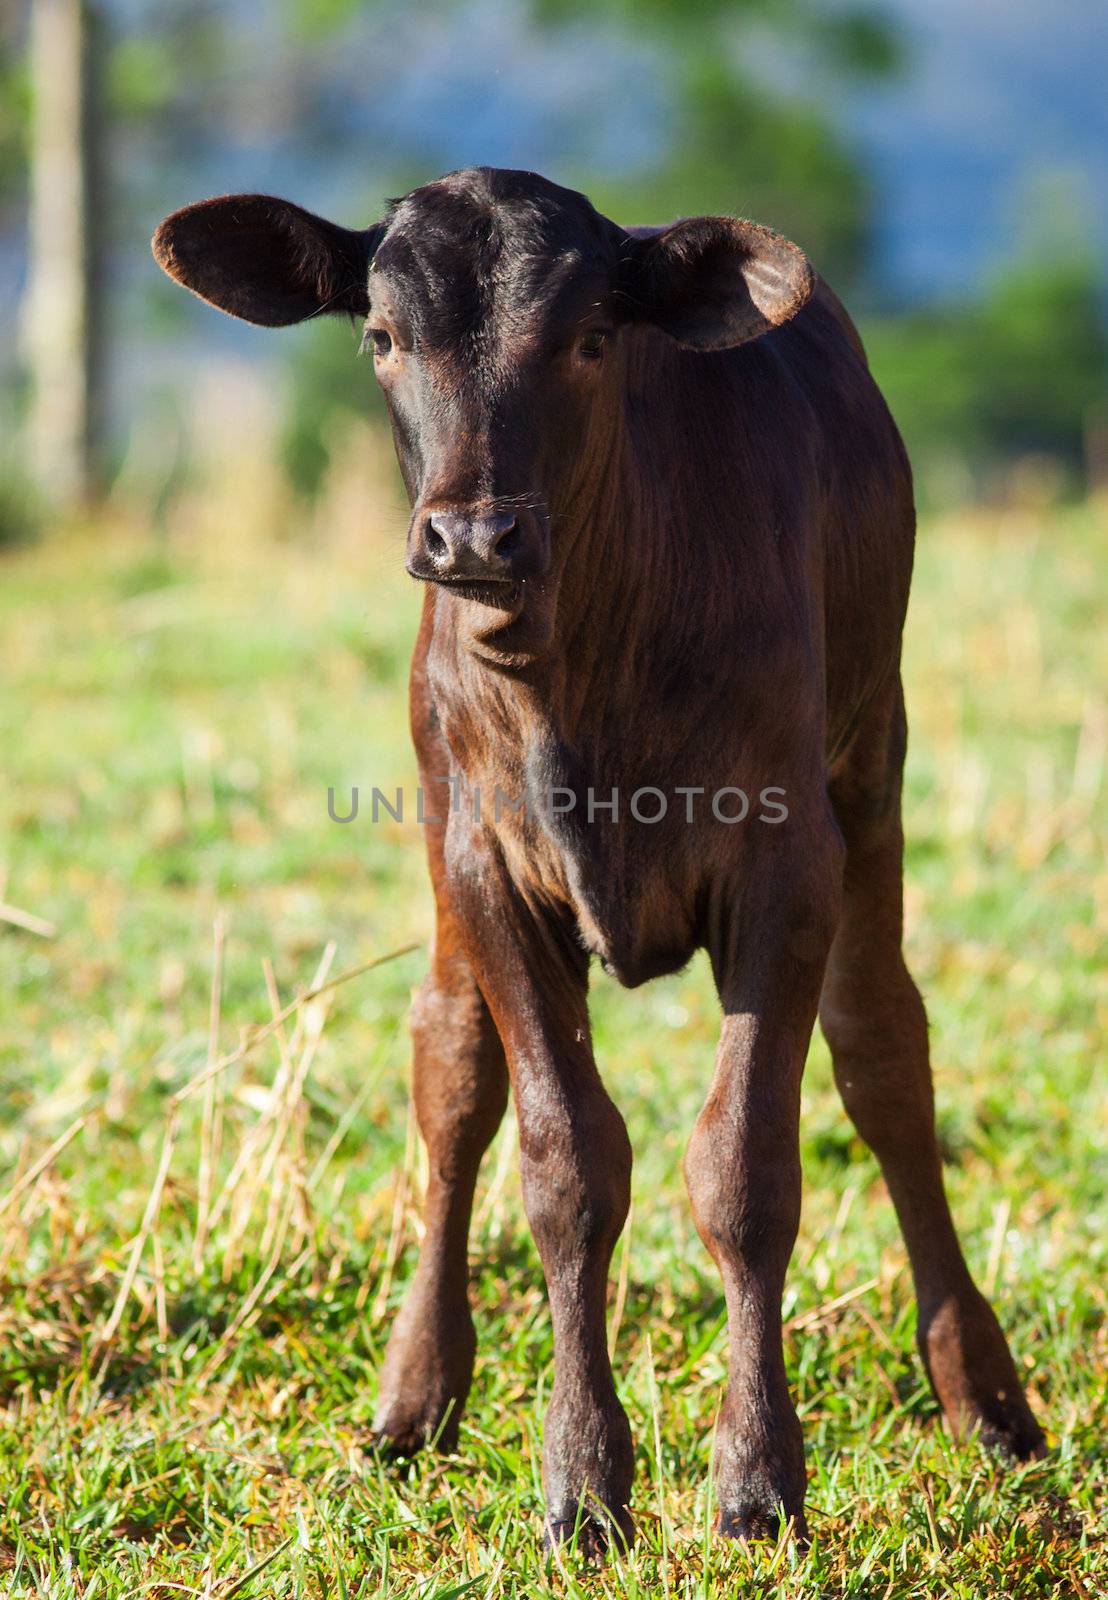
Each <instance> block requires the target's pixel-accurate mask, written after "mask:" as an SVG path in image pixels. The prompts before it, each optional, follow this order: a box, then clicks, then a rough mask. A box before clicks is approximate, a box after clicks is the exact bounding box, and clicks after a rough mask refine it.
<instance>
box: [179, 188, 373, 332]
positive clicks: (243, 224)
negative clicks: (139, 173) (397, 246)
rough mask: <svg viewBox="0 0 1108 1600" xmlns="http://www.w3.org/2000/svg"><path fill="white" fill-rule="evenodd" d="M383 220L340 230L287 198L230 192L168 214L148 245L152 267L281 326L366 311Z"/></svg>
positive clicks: (244, 314)
mask: <svg viewBox="0 0 1108 1600" xmlns="http://www.w3.org/2000/svg"><path fill="white" fill-rule="evenodd" d="M383 233H384V226H383V225H382V224H380V223H379V224H377V225H375V226H374V227H372V228H366V229H364V230H362V231H361V232H357V231H355V230H352V229H349V228H340V227H338V226H337V225H336V224H335V223H333V222H326V221H324V219H323V218H322V217H316V216H313V215H312V213H311V212H310V211H304V210H303V209H302V208H301V207H300V206H294V205H293V204H292V203H291V202H290V201H288V200H275V199H274V198H273V197H272V196H271V195H265V194H229V195H223V196H221V197H220V198H219V199H216V200H201V201H200V202H199V204H197V205H193V206H185V208H184V209H183V210H182V211H175V212H174V213H173V215H172V216H170V217H166V219H165V221H164V222H163V223H162V225H161V227H160V228H159V229H158V231H157V233H155V235H154V238H153V241H152V247H153V251H154V259H155V260H156V261H157V263H158V265H159V266H160V267H161V268H162V269H163V270H164V271H165V272H167V273H168V274H169V276H170V277H171V278H175V279H176V280H177V282H178V283H183V284H184V286H185V288H186V289H191V290H192V292H193V294H195V295H199V296H200V298H201V300H206V301H207V302H208V303H209V305H213V306H218V307H219V309H220V311H226V312H227V313H228V314H229V315H230V316H232V317H241V318H242V319H243V321H244V322H256V323H260V324H261V325H262V326H263V327H267V328H280V327H286V326H287V325H288V324H289V323H292V322H303V321H304V319H305V318H306V317H314V316H319V315H321V314H322V313H325V312H327V313H330V312H341V313H346V314H349V315H351V316H355V317H364V316H365V315H366V313H367V312H368V310H369V288H368V279H369V263H370V260H371V259H372V256H373V252H374V251H375V250H376V248H377V245H378V243H379V242H380V239H381V236H382V234H383Z"/></svg>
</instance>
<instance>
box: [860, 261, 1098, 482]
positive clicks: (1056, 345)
mask: <svg viewBox="0 0 1108 1600" xmlns="http://www.w3.org/2000/svg"><path fill="white" fill-rule="evenodd" d="M864 332H865V336H866V342H867V346H868V349H869V355H870V361H871V364H872V366H873V369H874V372H875V374H876V376H877V379H878V381H879V382H880V383H881V385H882V387H883V389H884V391H885V395H886V398H887V399H888V401H889V404H890V407H891V409H892V412H893V415H894V416H895V417H896V419H897V421H898V423H899V424H900V426H901V429H902V431H903V433H904V435H905V439H906V441H907V443H908V447H909V451H910V453H911V454H912V455H913V457H914V458H915V459H916V461H917V465H918V466H920V467H922V468H923V469H924V476H925V477H926V469H927V466H928V464H929V463H930V462H931V461H932V460H933V459H934V458H935V457H936V456H938V455H941V454H943V453H950V452H952V451H956V452H957V453H958V454H960V455H961V456H963V457H965V458H966V459H967V460H968V461H969V462H970V463H971V464H972V465H974V466H975V467H976V468H978V469H980V468H982V467H983V466H987V465H989V464H995V463H996V462H998V461H1003V460H1005V459H1009V458H1011V457H1013V456H1019V455H1021V454H1026V453H1032V452H1034V453H1042V454H1046V455H1050V456H1053V457H1056V458H1057V459H1058V460H1060V461H1062V462H1064V463H1066V464H1067V465H1068V466H1069V468H1070V469H1071V472H1072V473H1073V474H1074V475H1075V476H1078V475H1079V474H1080V470H1081V467H1082V464H1083V444H1084V437H1085V429H1086V426H1087V425H1088V424H1089V422H1090V421H1091V420H1092V419H1093V418H1094V416H1095V415H1096V412H1097V408H1103V407H1104V405H1105V402H1106V396H1108V333H1106V330H1105V324H1104V316H1103V310H1102V306H1101V301H1100V286H1099V282H1098V277H1097V273H1096V270H1095V267H1094V264H1093V263H1092V262H1091V261H1090V260H1087V259H1081V258H1077V257H1075V258H1071V259H1070V260H1062V261H1050V260H1044V259H1031V260H1028V261H1027V262H1024V263H1021V264H1018V265H1017V266H1015V267H1014V268H1012V269H1010V270H1009V271H1007V272H1006V273H1004V274H1003V275H1001V276H1000V277H998V278H997V279H996V280H995V282H994V283H993V284H992V285H991V286H990V288H989V289H988V291H987V293H986V295H985V296H984V297H983V299H982V300H981V301H980V302H979V303H978V304H976V305H970V306H966V307H950V306H944V307H940V308H935V309H928V310H926V311H920V312H909V313H906V314H904V315H902V316H900V317H898V318H895V319H886V320H884V321H880V320H877V321H873V322H871V323H869V324H867V325H866V327H865V328H864Z"/></svg>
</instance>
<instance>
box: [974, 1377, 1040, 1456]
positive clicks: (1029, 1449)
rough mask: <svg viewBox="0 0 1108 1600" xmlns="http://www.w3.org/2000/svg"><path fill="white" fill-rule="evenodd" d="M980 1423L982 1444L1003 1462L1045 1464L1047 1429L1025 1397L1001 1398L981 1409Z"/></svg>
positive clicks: (1020, 1395) (1002, 1396) (1019, 1395)
mask: <svg viewBox="0 0 1108 1600" xmlns="http://www.w3.org/2000/svg"><path fill="white" fill-rule="evenodd" d="M976 1420H977V1421H978V1425H979V1431H980V1437H981V1442H982V1444H984V1445H985V1446H986V1447H987V1448H988V1449H989V1450H991V1451H992V1453H993V1454H994V1455H996V1456H999V1457H1000V1458H1001V1460H1002V1461H1009V1462H1013V1463H1014V1462H1017V1461H1041V1460H1042V1458H1043V1457H1044V1456H1045V1455H1047V1454H1048V1453H1049V1452H1048V1449H1047V1442H1046V1437H1045V1435H1044V1433H1043V1430H1042V1429H1041V1428H1040V1427H1039V1424H1038V1423H1037V1422H1036V1421H1035V1418H1034V1417H1033V1416H1032V1414H1031V1408H1030V1406H1029V1405H1028V1404H1027V1401H1026V1400H1025V1399H1024V1398H1023V1395H1022V1394H1016V1395H1014V1396H1012V1397H1011V1399H1009V1398H1008V1397H1007V1396H1005V1395H998V1396H997V1399H996V1400H995V1401H994V1402H993V1403H992V1404H989V1405H985V1406H983V1407H982V1408H981V1413H980V1417H979V1418H978V1419H976Z"/></svg>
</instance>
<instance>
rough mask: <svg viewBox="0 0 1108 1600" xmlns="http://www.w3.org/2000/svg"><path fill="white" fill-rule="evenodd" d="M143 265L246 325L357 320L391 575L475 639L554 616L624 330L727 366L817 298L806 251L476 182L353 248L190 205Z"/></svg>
mask: <svg viewBox="0 0 1108 1600" xmlns="http://www.w3.org/2000/svg"><path fill="white" fill-rule="evenodd" d="M154 254H155V256H156V258H157V260H158V262H159V263H160V265H161V266H162V267H164V269H165V270H166V272H168V273H169V274H170V276H171V277H173V278H176V279H177V280H178V282H180V283H183V284H184V285H185V286H186V287H187V288H189V289H191V290H193V291H194V292H195V293H196V294H198V295H200V296H201V297H202V298H203V299H205V300H207V301H209V302H211V303H212V304H213V305H216V306H218V307H219V308H220V309H221V310H223V311H226V312H229V313H230V314H231V315H232V316H236V317H241V318H244V319H245V320H246V321H248V322H255V323H262V324H265V325H267V326H280V325H285V324H288V323H293V322H301V321H303V320H305V319H306V318H308V317H313V316H318V315H320V314H323V313H331V312H339V313H345V314H348V315H351V316H354V317H358V318H364V319H365V335H364V340H363V349H364V350H366V351H367V352H370V353H372V357H373V362H374V367H375V370H376V373H377V377H378V380H379V382H380V384H381V387H382V389H383V390H384V394H385V399H386V403H387V406H388V411H389V416H390V418H391V421H392V429H393V436H394V439H395V442H396V450H397V455H398V457H399V461H400V467H401V471H402V473H403V476H404V481H405V483H406V485H407V489H408V494H409V497H410V499H411V503H412V518H411V523H410V526H409V530H408V549H407V564H408V570H409V572H410V573H411V574H412V575H413V577H416V578H420V579H423V580H425V581H428V582H432V583H436V584H440V585H442V586H443V587H444V588H446V589H448V590H449V591H450V592H451V593H452V594H453V595H454V596H455V597H456V599H457V600H458V602H459V604H461V605H463V606H468V607H470V608H471V610H472V611H473V612H474V613H475V620H474V621H473V631H474V633H475V634H480V633H481V631H482V629H484V630H485V632H488V631H489V629H490V628H491V629H493V630H495V628H496V627H497V626H503V625H505V623H506V622H507V621H511V620H514V619H515V618H517V617H518V616H519V614H520V612H521V611H522V610H523V609H524V607H525V605H526V602H527V599H528V595H529V594H531V595H541V596H544V597H545V603H546V610H547V612H548V613H549V612H550V600H551V596H552V594H553V593H554V592H555V591H556V589H557V587H558V578H559V576H560V573H561V571H562V569H563V567H564V564H565V561H566V560H567V559H568V558H569V557H570V555H571V552H572V544H573V541H574V532H575V529H574V525H573V524H574V520H575V519H574V517H573V515H572V514H569V508H572V507H578V508H587V507H588V506H589V505H590V504H595V503H596V501H597V499H598V498H599V489H600V488H601V487H602V484H603V479H604V475H605V473H606V472H607V471H608V470H609V468H610V463H611V460H612V454H613V450H614V448H615V446H616V444H617V441H618V438H619V434H620V428H621V426H622V416H623V397H622V392H621V382H622V378H621V374H622V372H623V368H624V356H625V352H624V350H623V349H622V346H623V345H624V344H625V342H626V341H627V340H628V339H630V338H633V337H634V336H635V330H636V328H639V327H642V326H643V325H653V326H654V327H656V328H659V329H661V330H662V331H663V332H664V333H665V334H667V335H669V336H670V337H671V338H672V339H674V340H675V341H677V343H678V344H680V345H683V346H686V347H687V348H690V349H693V350H721V349H726V348H729V347H732V346H734V345H738V344H742V343H744V342H745V341H746V340H748V339H753V338H756V337H757V336H758V335H759V334H761V333H764V332H765V331H766V330H767V329H768V328H771V327H774V326H776V325H777V324H779V323H782V322H784V321H786V320H787V319H788V318H789V317H791V316H793V315H794V314H795V312H796V311H797V310H799V308H800V306H802V305H803V304H804V302H805V300H806V299H807V298H808V296H809V295H810V293H811V290H812V282H813V279H812V273H811V269H810V267H809V265H808V262H807V260H806V259H805V257H804V255H803V254H802V252H801V251H800V250H798V249H797V247H796V246H795V245H793V244H790V243H789V242H788V241H787V240H785V239H783V238H781V237H780V236H779V235H777V234H774V233H771V232H770V231H769V230H768V229H765V228H760V227H758V226H756V225H755V224H754V223H750V222H744V221H741V220H738V219H735V218H731V217H696V218H692V219H689V220H687V221H684V222H679V223H676V224H674V225H673V226H671V227H669V228H665V229H658V230H645V229H638V230H631V231H630V232H628V231H627V230H625V229H623V228H621V227H619V226H618V225H617V224H616V223H614V222H610V221H609V220H608V219H607V218H606V217H603V216H601V215H600V213H599V212H597V211H595V210H594V209H593V207H592V206H591V205H590V203H589V202H588V200H586V199H585V197H584V196H583V195H579V194H576V193H574V192H573V191H571V190H568V189H563V188H560V187H558V186H557V185H556V184H553V183H549V182H547V181H546V180H545V179H543V178H540V177H537V176H536V175H535V174H533V173H527V172H510V171H500V170H496V169H492V168H484V167H482V168H476V169H473V170H470V171H466V172H459V173H453V174H451V175H450V176H448V177H446V178H442V179H440V180H439V181H438V182H436V183H430V184H427V185H425V186H424V187H422V188H419V189H416V190H414V191H413V192H412V193H411V194H409V195H407V196H406V197H405V198H404V199H403V200H399V201H396V202H394V203H393V204H392V205H391V206H390V207H389V210H388V214H387V216H386V217H385V219H384V220H383V221H382V222H378V223H375V224H374V225H373V226H372V227H370V228H366V229H364V230H361V231H353V230H349V229H346V228H340V227H337V226H336V225H335V224H334V223H330V222H325V221H324V220H323V219H322V218H319V217H316V216H313V215H312V214H311V213H309V212H307V211H304V210H302V209H301V208H300V207H299V206H295V205H292V204H290V203H289V202H288V201H284V200H275V199H271V198H269V197H268V196H264V195H231V196H226V197H224V198H221V199H215V200H207V201H202V202H201V203H200V204H199V205H193V206H188V207H186V208H185V209H184V210H183V211H178V212H175V213H174V214H173V215H172V216H170V217H168V218H167V219H166V221H165V222H163V223H162V225H161V227H160V228H159V229H158V231H157V233H156V234H155V236H154ZM582 514H587V513H586V512H582ZM490 611H491V613H492V614H491V615H489V613H490ZM481 613H484V614H485V620H484V622H482V621H481V618H480V614H481Z"/></svg>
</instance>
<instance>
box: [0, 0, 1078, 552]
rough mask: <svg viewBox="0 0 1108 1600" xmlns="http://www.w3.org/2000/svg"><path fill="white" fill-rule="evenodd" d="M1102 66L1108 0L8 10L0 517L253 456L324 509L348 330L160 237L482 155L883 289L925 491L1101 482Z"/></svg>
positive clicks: (366, 413)
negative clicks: (720, 224) (232, 296)
mask: <svg viewBox="0 0 1108 1600" xmlns="http://www.w3.org/2000/svg"><path fill="white" fill-rule="evenodd" d="M1106 66H1108V47H1106V45H1105V30H1104V26H1103V13H1102V8H1101V7H1100V5H1099V3H1098V0H1067V3H1066V5H1064V6H1062V7H1057V6H1054V7H1046V6H1043V5H1042V4H1041V3H1039V0H975V3H973V4H968V5H967V4H964V3H959V0H884V3H880V0H857V3H856V0H645V3H637V4H636V3H632V0H458V3H456V4H451V3H449V0H435V3H432V0H407V3H403V4H394V3H392V0H380V3H366V0H361V3H358V0H277V3H275V4H269V5H263V4H260V3H258V0H189V3H187V4H185V3H181V0H86V3H82V0H34V3H31V4H24V5H19V4H15V5H14V6H12V5H9V6H8V7H7V8H6V9H5V10H4V11H3V13H2V14H0V324H2V331H3V338H2V339H0V395H2V399H0V429H2V432H0V437H2V440H3V443H2V444H0V542H3V541H8V542H10V541H12V540H17V539H20V538H25V537H27V536H28V535H30V534H32V533H34V532H35V531H36V530H38V531H41V529H42V526H43V524H44V522H46V521H48V519H49V518H50V517H51V516H52V515H57V514H58V513H61V514H63V515H64V514H65V513H67V512H69V511H71V510H72V509H73V508H74V507H75V506H80V505H82V504H87V503H88V502H89V501H90V500H91V501H97V500H103V499H104V498H105V497H114V498H115V500H116V503H117V505H125V506H126V507H127V508H128V509H129V511H130V512H131V513H132V514H135V515H137V516H138V517H139V518H140V519H142V520H143V521H144V522H145V523H146V525H148V526H149V527H151V528H153V529H155V530H162V531H164V530H165V528H166V526H167V524H168V523H169V522H171V521H172V517H173V512H174V505H175V503H176V502H177V500H178V499H179V497H180V496H181V495H182V494H183V493H185V492H186V491H187V490H188V489H189V487H190V486H195V484H196V483H197V482H200V481H203V480H204V479H205V477H206V476H207V477H211V478H212V479H213V481H215V482H216V483H219V482H220V481H221V480H222V481H223V492H226V490H227V484H226V481H225V480H226V477H227V474H226V472H225V471H224V470H223V469H224V468H225V465H226V460H227V456H228V454H230V455H231V456H233V458H234V460H235V462H236V472H235V475H234V476H235V479H236V484H237V485H239V486H242V485H244V484H249V485H250V487H251V489H252V491H254V492H256V491H257V488H258V480H259V478H264V479H265V480H266V483H267V493H266V496H265V509H264V513H263V514H264V518H265V520H266V522H267V524H268V525H269V527H270V529H271V531H283V530H286V529H289V530H290V529H293V528H295V527H296V526H303V525H304V524H305V510H306V509H307V510H310V509H311V508H312V507H313V506H318V504H319V502H320V499H321V497H324V496H326V495H327V493H328V492H332V491H333V490H334V482H333V480H334V475H335V472H336V468H337V463H338V462H339V461H340V458H343V457H348V456H349V453H350V452H351V451H352V450H355V449H357V448H359V447H360V446H361V445H365V447H366V448H372V439H371V438H367V429H372V428H373V427H375V426H376V425H378V424H379V422H380V420H381V419H380V408H379V404H378V401H377V398H376V394H375V390H374V386H373V383H372V379H371V374H370V373H369V371H368V370H367V366H366V364H364V363H362V364H359V363H358V362H357V361H355V359H354V348H355V344H356V338H355V336H354V335H353V334H352V332H351V330H350V329H349V328H348V327H346V326H344V325H342V324H341V323H339V324H334V325H327V326H319V325H313V326H312V327H310V328H307V329H300V330H296V331H293V332H286V333H281V334H273V333H262V332H259V331H256V330H252V329H244V328H242V327H236V326H234V325H233V324H232V323H230V322H228V321H226V320H225V319H223V318H221V317H219V316H217V315H215V314H213V313H212V312H211V311H210V310H208V309H207V308H205V307H203V306H201V305H199V304H196V303H192V302H190V301H189V300H188V298H187V297H186V296H184V295H182V294H181V293H180V291H179V290H176V289H175V288H174V287H173V286H172V285H170V284H169V283H168V282H167V281H165V280H162V279H161V278H160V275H159V274H158V273H157V271H156V269H155V268H154V266H153V263H152V261H151V258H150V255H149V251H148V248H147V240H148V238H149V235H150V234H151V232H152V231H153V229H154V227H155V226H156V224H157V222H158V221H159V220H160V218H161V217H162V216H163V215H164V214H165V213H166V212H168V211H170V210H173V209H174V208H176V207H177V206H179V205H181V204H184V203H186V202H188V201H191V200H195V199H199V198H202V197H204V196H206V195H208V194H213V193H222V192H227V191H233V190H236V189H258V190H263V191H271V192H276V193H280V194H282V195H285V196H287V197H289V198H292V199H295V200H297V201H299V202H300V203H301V204H304V205H306V206H308V207H309V208H311V209H313V210H317V211H321V212H323V213H325V214H327V215H330V216H332V217H334V218H335V220H337V221H341V222H343V223H346V224H348V225H352V226H363V225H365V224H366V223H368V222H369V221H370V220H371V219H372V218H373V217H375V216H376V215H378V214H379V212H380V209H381V206H382V203H383V201H384V199H385V197H386V196H388V195H392V194H397V193H402V192H404V191H405V190H406V189H408V188H410V187H412V186H413V185H415V184H417V183H419V182H422V181H425V180H427V179H428V178H430V177H433V176H436V175H438V174H439V173H441V172H444V171H447V170H449V169H451V168H455V167H459V166H465V165H468V164H473V163H479V162H480V163H488V164H492V165H501V166H520V167H530V168H534V169H537V170H539V171H541V172H543V173H545V174H546V175H548V176H550V177H552V178H554V179H556V180H558V181H560V182H562V183H565V184H569V185H572V186H575V187H579V188H582V189H584V190H586V191H587V192H588V193H589V194H590V196H591V197H592V198H593V199H594V200H595V202H596V203H597V204H598V206H599V207H600V208H601V209H602V210H606V211H607V212H609V214H611V215H613V216H615V217H616V218H617V219H619V220H622V221H625V222H642V221H650V222H653V221H663V220H666V219H668V218H670V217H674V216H677V215H682V214H686V215H687V214H689V213H692V212H697V211H732V212H738V213H741V214H744V215H748V216H751V217H754V218H756V219H758V220H760V221H763V222H766V223H769V224H771V225H773V226H774V227H776V228H778V229H780V230H781V231H783V232H785V233H787V234H789V235H790V236H791V237H793V238H794V239H796V240H797V241H798V242H799V243H800V244H802V245H803V246H804V247H805V249H807V250H808V252H809V253H810V255H811V256H812V258H813V259H814V261H815V262H816V263H817V265H818V267H819V268H820V269H821V270H822V271H823V272H824V273H825V275H826V276H827V277H829V278H830V280H831V281H832V282H833V284H834V285H835V286H836V288H837V289H838V290H839V292H840V293H841V294H842V295H843V297H844V298H845V299H846V301H847V304H848V305H849V307H850V308H851V309H852V310H853V311H854V312H855V314H856V315H857V316H858V318H859V320H860V322H861V324H862V327H863V331H864V334H865V336H866V339H867V342H868V344H869V347H870V350H871V355H872V360H873V364H874V366H875V369H876V371H877V375H878V378H879V380H880V381H881V383H882V384H883V386H884V388H885V391H886V393H887V395H888V397H889V399H890V402H891V405H892V408H893V411H894V414H895V415H896V417H897V419H898V421H899V423H900V425H901V427H902V430H903V431H904V433H905V436H906V438H907V442H908V445H909V448H910V450H911V452H912V455H913V458H914V460H915V463H916V468H917V473H918V476H919V480H920V494H921V499H922V501H923V502H924V504H925V506H939V507H943V506H949V505H953V504H959V503H964V502H965V501H967V500H980V499H987V500H993V501H996V500H999V501H1002V502H1003V501H1009V500H1011V499H1013V498H1015V499H1026V498H1027V497H1029V496H1030V497H1032V498H1033V499H1035V500H1036V501H1039V502H1041V501H1043V500H1048V501H1051V500H1054V499H1064V498H1067V497H1071V498H1072V497H1074V496H1078V495H1081V494H1083V493H1085V492H1086V491H1087V490H1088V489H1090V488H1096V487H1098V486H1101V485H1103V483H1104V482H1105V480H1106V479H1108V402H1106V392H1108V337H1106V327H1105V292H1106V288H1108V267H1106V262H1108V98H1106V97H1105V95H1104V92H1103V91H1104V81H1105V69H1106ZM273 471H276V472H277V473H278V475H279V478H278V479H277V480H273V478H272V472H273ZM285 491H288V492H285ZM244 514H245V513H244Z"/></svg>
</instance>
